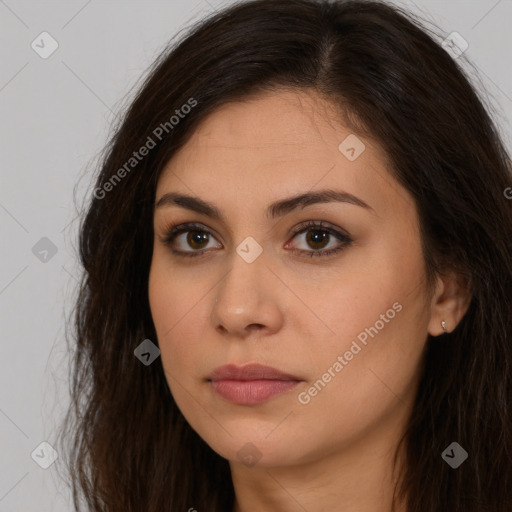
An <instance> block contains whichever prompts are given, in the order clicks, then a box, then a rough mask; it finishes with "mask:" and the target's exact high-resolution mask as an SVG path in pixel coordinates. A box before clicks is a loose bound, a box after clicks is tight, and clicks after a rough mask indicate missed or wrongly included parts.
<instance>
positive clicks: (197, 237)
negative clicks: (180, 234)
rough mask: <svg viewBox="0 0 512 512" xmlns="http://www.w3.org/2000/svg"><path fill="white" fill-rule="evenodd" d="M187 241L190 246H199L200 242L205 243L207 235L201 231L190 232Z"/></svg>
mask: <svg viewBox="0 0 512 512" xmlns="http://www.w3.org/2000/svg"><path fill="white" fill-rule="evenodd" d="M187 238H188V241H189V243H191V245H192V246H194V245H195V244H197V245H201V243H202V242H207V238H208V235H207V234H206V233H204V232H202V231H190V233H189V235H188V237H187Z"/></svg>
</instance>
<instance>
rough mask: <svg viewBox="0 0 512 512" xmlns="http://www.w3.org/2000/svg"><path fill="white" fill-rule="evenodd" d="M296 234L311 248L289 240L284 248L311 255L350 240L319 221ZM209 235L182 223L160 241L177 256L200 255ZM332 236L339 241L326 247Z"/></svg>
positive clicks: (339, 247)
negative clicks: (292, 243)
mask: <svg viewBox="0 0 512 512" xmlns="http://www.w3.org/2000/svg"><path fill="white" fill-rule="evenodd" d="M184 235H185V236H184ZM298 235H302V236H304V235H305V236H304V238H303V240H304V242H305V243H306V244H307V247H309V248H310V249H313V250H308V249H307V248H306V249H303V248H297V247H290V242H287V244H286V246H285V248H288V249H290V250H291V251H293V252H299V253H309V255H310V256H311V257H313V256H325V255H328V254H333V253H335V252H338V251H341V250H342V249H343V248H345V247H346V246H347V245H349V244H350V243H351V242H352V240H351V239H350V237H349V236H347V235H346V234H344V233H341V232H338V231H337V230H335V229H333V228H327V227H325V226H324V225H323V224H321V223H313V222H311V223H309V224H307V225H305V226H304V225H302V226H299V228H298V229H297V230H296V231H295V232H294V233H293V236H292V240H293V239H295V238H297V237H298ZM210 236H211V237H212V238H213V235H212V234H211V233H210V232H209V231H208V230H207V229H204V228H203V227H202V226H200V225H197V224H182V225H181V226H175V227H172V228H171V229H169V231H168V233H167V235H166V236H165V237H164V238H163V239H162V242H163V243H164V244H165V245H167V246H169V247H170V248H171V250H172V251H173V252H174V253H175V254H177V255H179V256H200V255H201V254H204V250H205V249H209V248H211V247H208V244H209V242H210ZM332 238H335V239H336V240H338V242H339V243H338V244H334V247H331V248H326V247H328V246H329V243H330V242H332V241H333V240H332ZM176 241H177V242H178V247H179V243H180V242H183V243H185V244H187V245H188V247H191V248H192V249H194V250H193V251H188V250H186V248H183V246H181V247H179V248H178V249H176V248H175V247H174V246H175V242H176ZM221 247H222V246H221V245H220V244H219V246H217V248H221Z"/></svg>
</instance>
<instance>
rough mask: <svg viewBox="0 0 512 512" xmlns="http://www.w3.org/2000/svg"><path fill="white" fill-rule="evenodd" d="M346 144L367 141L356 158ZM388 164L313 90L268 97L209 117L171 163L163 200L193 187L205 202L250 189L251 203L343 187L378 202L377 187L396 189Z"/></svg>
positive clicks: (249, 100) (378, 149)
mask: <svg viewBox="0 0 512 512" xmlns="http://www.w3.org/2000/svg"><path fill="white" fill-rule="evenodd" d="M350 137H356V138H355V139H351V138H350ZM347 138H348V139H347ZM345 140H350V141H353V140H354V141H356V144H357V141H358V140H359V141H360V143H362V144H364V146H361V147H363V148H364V150H363V151H362V152H361V154H360V155H359V156H358V157H357V158H356V159H355V160H352V161H351V160H349V159H348V158H347V157H346V156H345V154H343V152H342V151H341V150H340V144H342V146H343V143H344V141H345ZM359 150H360V148H359ZM388 165H389V163H388V158H387V155H386V153H385V151H384V150H383V149H382V148H381V146H380V145H379V144H378V143H377V142H376V141H374V140H373V139H369V138H367V137H365V138H364V142H363V139H362V138H361V137H358V136H357V135H355V134H353V133H352V131H351V129H350V128H349V127H347V126H345V125H344V124H343V123H342V121H341V118H340V116H339V115H338V114H337V112H336V109H335V107H334V105H332V104H331V103H329V102H327V101H326V100H325V99H323V98H321V97H320V96H318V95H316V94H315V93H314V92H310V91H308V92H305V91H282V92H279V93H276V92H273V93H265V94H260V95H258V96H253V97H250V98H247V99H245V100H240V101H237V102H230V103H227V104H224V105H222V106H221V107H219V108H218V109H216V110H215V111H214V112H213V113H211V114H210V115H209V116H207V117H206V118H205V119H204V120H203V121H202V122H201V123H200V125H199V126H198V128H197V129H196V131H195V133H194V134H193V135H192V136H191V138H190V139H189V140H188V142H187V143H186V144H185V145H184V146H183V147H182V148H181V149H180V150H179V151H178V152H177V153H176V154H175V155H174V156H173V157H172V159H171V160H170V161H169V162H168V163H167V165H166V166H165V168H164V170H163V172H162V174H161V176H160V179H159V182H158V187H157V197H158V195H161V194H162V193H165V192H168V191H169V190H178V191H181V192H186V193H190V192H191V190H193V191H194V193H195V194H196V195H202V196H203V197H210V198H214V197H215V196H216V195H217V194H222V195H223V196H224V197H225V195H227V194H231V196H232V197H233V198H234V199H236V197H237V196H236V194H239V193H242V192H243V191H245V192H246V193H247V194H246V197H245V198H244V201H245V202H246V203H245V205H246V204H247V201H250V202H254V201H257V200H258V196H261V194H263V193H264V194H265V195H268V194H269V193H271V191H275V194H274V195H275V196H276V197H277V198H279V197H283V196H285V195H290V194H291V193H301V192H302V193H303V192H305V191H308V190H311V189H314V187H319V188H325V187H333V188H340V187H341V188H343V189H345V190H347V191H348V192H350V193H353V194H356V195H361V196H366V197H367V199H368V201H367V202H371V201H372V200H373V201H376V200H377V198H376V197H373V198H372V195H375V194H374V193H372V189H375V187H376V186H381V188H382V186H387V187H389V186H391V187H392V188H393V189H396V186H397V184H396V182H394V179H393V178H392V176H391V175H390V173H389V172H388V170H387V169H388ZM220 184H221V185H222V187H219V185H220ZM251 192H252V194H251ZM390 192H392V191H390ZM398 193H400V191H398ZM233 194H234V195H233ZM365 201H366V199H365Z"/></svg>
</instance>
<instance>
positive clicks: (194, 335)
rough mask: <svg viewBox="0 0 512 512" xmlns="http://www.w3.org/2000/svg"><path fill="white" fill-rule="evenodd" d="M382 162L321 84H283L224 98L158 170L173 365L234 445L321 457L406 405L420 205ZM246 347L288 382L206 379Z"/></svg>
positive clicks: (196, 416) (170, 376)
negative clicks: (316, 89)
mask: <svg viewBox="0 0 512 512" xmlns="http://www.w3.org/2000/svg"><path fill="white" fill-rule="evenodd" d="M347 137H348V139H347ZM363 144H364V146H363ZM387 165H388V164H387V158H386V154H385V153H384V151H383V149H382V148H381V147H380V146H379V145H378V144H377V143H376V142H375V141H373V140H371V139H369V138H366V137H362V136H355V135H354V134H353V133H352V132H351V131H350V129H348V128H347V127H344V126H343V124H341V123H340V122H339V121H338V120H337V117H336V115H335V114H334V112H333V109H332V107H330V105H329V104H327V103H325V102H324V100H322V99H321V98H319V97H317V96H316V95H315V94H314V93H306V92H302V91H301V92H290V91H283V92H280V93H279V94H277V93H273V94H267V95H261V96H258V97H253V98H251V99H248V100H246V101H243V102H239V103H231V104H228V105H225V106H223V107H221V108H219V109H218V110H217V111H215V113H213V114H211V115H210V116H209V117H208V118H207V119H206V120H205V121H203V123H202V124H201V125H200V127H199V129H198V130H197V131H196V132H195V133H194V135H193V136H192V138H191V139H190V140H189V141H188V143H187V144H186V145H185V146H183V147H182V148H181V149H180V151H179V152H178V153H176V154H175V156H174V157H173V158H172V159H171V161H170V162H168V164H167V166H166V168H165V169H164V171H163V172H162V174H161V176H160V179H159V181H158V185H157V191H156V203H159V206H158V207H156V208H155V214H154V231H155V238H154V250H153V259H152V263H151V269H150V276H149V300H150V306H151V313H152V317H153V321H154V324H155V328H156V332H157V336H158V343H159V347H160V350H161V358H162V364H163V368H164V371H165V375H166V379H167V382H168V384H169V387H170V390H171V392H172V395H173V397H174V399H175V401H176V403H177V405H178V407H179V408H180V410H181V411H182V413H183V415H184V416H185V418H186V419H187V421H188V422H189V424H190V425H191V427H192V428H193V429H194V430H195V431H196V432H197V433H198V434H199V435H200V436H201V437H202V438H203V439H204V440H205V441H206V442H207V443H208V444H209V445H210V446H211V447H212V449H213V450H215V451H216V452H217V453H218V454H220V455H221V456H223V457H225V458H226V459H229V460H230V461H232V462H235V463H238V462H243V461H247V460H248V459H247V458H249V459H251V457H252V459H253V460H254V461H256V460H257V462H258V464H260V465H261V466H263V467H265V466H266V467H272V466H276V465H280V466H286V465H293V464H299V463H304V462H307V461H313V460H315V459H319V458H322V457H325V456H327V455H328V454H332V453H333V452H335V451H343V450H349V449H350V447H353V446H356V445H357V444H358V443H362V442H364V440H365V439H370V438H371V437H372V436H373V437H375V436H379V435H380V436H382V435H387V434H385V432H393V428H394V427H393V425H394V426H396V424H397V421H398V419H404V418H405V416H406V415H407V411H408V410H409V409H410V407H409V406H410V404H411V403H412V401H413V399H414V395H415V391H416V386H417V381H418V373H419V368H420V366H421V356H422V353H423V349H424V347H425V342H426V338H427V327H428V322H429V307H428V300H427V296H426V289H425V267H424V259H423V256H422V251H421V242H420V233H419V222H418V216H417V211H416V208H415V204H414V202H413V200H412V198H411V197H410V196H409V194H408V193H407V192H406V190H405V189H403V188H402V187H401V186H400V185H399V184H398V182H397V181H395V179H394V178H393V177H392V176H391V174H390V172H389V170H388V167H387ZM326 191H331V194H326V193H325V192H326ZM171 193H172V194H179V195H184V196H192V197H193V198H194V199H195V201H194V200H188V201H183V200H180V199H176V196H174V198H173V197H171V196H166V194H171ZM335 193H337V195H336V194H335ZM322 194H323V195H322ZM303 195H305V199H304V200H302V201H295V200H293V198H296V197H298V196H303ZM310 195H311V197H310V198H309V199H308V197H309V196H310ZM319 199H322V200H319ZM199 200H200V201H203V202H205V203H208V206H209V207H210V208H205V205H204V204H202V203H200V202H198V201H199ZM270 205H274V206H273V207H271V206H270ZM276 205H277V206H276ZM214 213H216V214H217V215H215V214H214ZM188 223H193V226H190V225H187V224H188ZM173 226H174V227H178V228H180V230H179V231H178V232H176V233H174V234H172V233H171V235H170V236H169V229H170V228H171V227H173ZM166 239H167V241H165V240H166ZM249 363H258V364H261V365H267V366H270V367H273V368H275V369H277V370H279V371H280V372H284V373H286V374H287V375H288V377H287V379H288V380H285V381H283V380H277V379H275V378H273V379H267V380H266V381H265V382H262V379H263V377H265V376H262V375H259V377H260V379H257V380H256V381H253V382H252V383H249V384H248V383H247V382H245V383H243V382H240V381H239V379H238V378H236V377H233V376H231V377H232V378H231V379H228V380H223V379H221V380H216V378H214V379H213V380H215V381H216V382H212V381H211V380H210V379H211V378H212V373H213V372H214V370H216V369H217V368H218V367H220V366H223V365H226V364H234V365H237V366H245V365H247V364H249ZM251 375H252V377H250V378H253V379H255V378H256V377H257V376H256V374H251ZM290 376H291V377H292V379H291V380H290ZM267 377H269V376H268V375H267ZM280 378H281V379H283V377H282V376H281V377H280ZM390 426H392V427H393V428H390Z"/></svg>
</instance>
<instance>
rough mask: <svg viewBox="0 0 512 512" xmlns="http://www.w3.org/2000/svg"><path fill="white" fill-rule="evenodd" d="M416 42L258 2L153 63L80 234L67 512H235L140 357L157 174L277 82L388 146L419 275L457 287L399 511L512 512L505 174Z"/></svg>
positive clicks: (431, 53) (504, 157) (450, 77)
mask: <svg viewBox="0 0 512 512" xmlns="http://www.w3.org/2000/svg"><path fill="white" fill-rule="evenodd" d="M429 32H430V29H427V28H426V27H425V26H423V25H422V24H421V23H420V21H418V19H417V18H416V17H415V16H413V15H411V14H409V13H407V12H405V11H402V10H401V9H399V8H398V7H395V6H391V5H388V4H385V3H383V2H375V1H366V0H363V1H343V0H340V1H321V0H316V1H315V0H254V1H249V2H243V3H237V4H234V5H232V6H230V7H229V8H226V9H224V10H223V11H222V12H219V13H216V14H214V15H211V16H210V17H209V18H208V19H205V20H202V21H201V22H199V23H198V24H197V25H196V26H195V27H193V29H192V30H191V31H190V32H189V33H188V34H186V36H184V37H183V38H182V39H181V40H180V41H179V42H177V43H176V44H173V45H172V46H171V45H169V47H168V48H167V49H166V50H165V51H164V52H163V53H162V54H161V55H160V57H159V58H158V59H157V61H156V62H155V63H154V65H153V66H152V67H151V69H150V70H149V73H148V74H147V76H146V78H145V80H144V83H143V84H142V86H141V87H140V90H139V92H138V93H137V95H136V97H135V98H134V100H133V101H132V102H131V104H130V106H129V108H128V109H127V110H126V112H125V115H124V117H123V119H122V121H121V122H120V124H119V126H118V127H116V130H115V133H114V135H113V136H112V138H111V140H110V141H109V143H108V145H107V146H106V149H105V153H104V155H103V158H102V161H101V166H100V167H101V168H100V172H99V174H98V177H97V181H96V188H95V190H94V193H93V196H92V197H91V198H90V199H89V200H88V206H87V211H86V212H85V214H84V216H83V219H82V223H81V225H80V238H79V256H80V260H81V263H82V265H83V267H84V273H83V278H82V281H81V284H80V288H79V294H78V297H77V301H76V307H75V309H74V311H73V335H72V336H71V335H69V336H68V337H69V338H70V339H71V338H73V341H74V342H76V347H73V348H74V353H73V359H72V361H73V366H72V369H71V396H72V402H71V406H70V408H69V411H68V415H67V416H66V418H65V422H64V423H63V426H62V440H61V442H62V444H63V446H62V448H61V449H60V451H61V453H62V454H66V452H69V454H67V455H66V456H67V458H66V463H67V465H68V466H69V468H68V469H67V471H69V473H70V474H71V477H72V485H73V500H74V505H75V507H76V510H82V508H80V507H81V504H80V503H79V501H80V500H81V499H84V500H85V504H86V510H89V511H104V512H107V511H108V512H141V511H144V512H164V511H169V512H171V511H172V512H177V511H186V510H188V509H189V508H191V507H194V508H195V509H197V510H198V511H199V512H206V511H210V512H220V511H231V510H232V507H233V503H234V494H233V486H232V481H231V475H230V469H229V464H228V462H227V461H226V460H225V459H223V458H221V457H220V456H219V455H218V454H216V453H215V452H214V451H213V450H212V449H211V448H210V447H209V446H208V445H207V444H206V443H205V442H204V441H203V440H202V439H201V438H200V437H199V436H198V435H197V433H196V432H195V431H194V430H192V428H191V427H190V426H189V425H188V423H187V421H186V420H185V419H184V417H183V416H182V414H181V412H180V411H179V409H178V408H177V406H176V403H175V402H174V400H173V397H172V395H171V393H170V391H169V387H168V384H167V381H166V378H165V374H164V371H163V367H162V364H161V360H160V358H159V359H157V360H156V361H155V362H154V363H153V364H151V365H149V366H145V365H143V364H141V362H140V361H139V360H138V359H137V358H136V357H135V356H134V349H135V348H136V347H137V346H138V345H139V344H140V343H141V342H142V341H143V340H144V339H146V338H149V339H150V340H152V341H153V342H154V343H155V344H157V343H158V340H157V337H156V333H155V328H154V325H153V323H152V318H151V312H150V308H149V302H148V273H149V268H150V263H151V258H152V248H153V205H154V200H155V190H156V183H157V180H158V177H159V174H160V172H161V170H162V168H163V167H164V165H165V164H166V163H167V162H168V161H169V159H170V158H172V156H173V154H174V153H175V152H176V150H177V149H178V148H179V147H181V146H182V145H183V144H184V143H185V142H186V141H187V140H188V139H189V138H190V136H191V135H192V134H193V133H194V130H195V128H197V126H198V125H199V123H200V122H201V121H202V120H203V119H204V118H205V116H207V115H208V114H210V113H211V112H213V111H214V110H215V109H216V108H217V107H219V106H220V105H222V104H224V103H226V102H228V101H234V100H243V99H244V98H248V97H249V96H250V95H252V94H254V93H257V92H260V91H278V90H280V89H281V88H288V89H290V88H292V89H293V88H296V89H301V90H311V91H315V92H316V93H318V94H320V95H321V96H322V97H324V98H326V99H327V100H329V102H330V103H331V104H332V105H333V106H334V107H335V108H336V109H337V111H339V114H340V117H342V120H343V121H344V122H345V123H346V124H347V125H348V126H349V127H350V128H351V129H352V130H353V132H354V133H358V134H361V135H363V136H371V137H373V138H375V139H376V140H377V141H378V142H379V143H380V144H381V145H382V147H383V148H384V149H385V150H386V152H387V154H388V156H389V158H390V161H391V162H392V166H393V174H394V177H395V178H396V179H397V180H398V182H399V183H401V184H402V185H403V186H404V187H405V188H406V189H407V190H408V191H409V193H410V194H411V195H412V197H413V198H414V199H415V201H416V205H417V208H418V212H419V218H420V227H421V233H422V244H423V247H424V253H425V263H426V268H427V271H428V277H429V283H430V284H431V283H432V278H433V277H434V276H435V275H436V274H438V273H440V272H446V271H448V270H450V269H453V270H456V271H457V272H458V273H459V274H460V275H461V276H463V277H464V279H466V280H467V283H468V286H469V285H470V288H471V294H472V300H471V303H470V306H469V309H468V311H467V313H466V315H465V316H464V318H463V319H462V321H461V322H460V323H459V325H458V326H457V328H456V329H455V330H454V331H453V332H451V333H450V334H446V335H444V336H443V340H442V342H440V341H439V340H437V341H435V340H432V339H430V337H429V339H428V341H427V348H426V353H425V360H424V367H423V368H424V369H423V372H422V375H421V381H420V385H419V389H418V394H417V400H416V403H415V405H414V409H413V411H412V413H411V417H410V422H409V424H408V426H407V429H406V432H405V433H404V436H403V439H402V442H401V446H403V447H404V450H405V451H404V453H405V454H406V459H405V463H406V466H405V467H404V470H403V471H402V472H401V479H400V481H399V485H398V486H397V489H396V491H397V493H396V496H397V498H398V497H402V498H406V500H407V510H408V511H409V512H420V511H421V512H439V511H445V510H446V511H447V510H450V511H451V512H462V511H464V512H482V511H493V512H498V511H503V512H505V511H507V512H510V510H512V462H511V460H512V412H511V390H512V386H511V382H512V342H511V339H510V333H511V332H512V300H511V297H512V270H511V268H512V267H511V261H512V202H511V201H510V200H507V198H506V197H505V195H504V190H505V189H507V187H509V186H511V184H512V183H511V182H512V176H511V168H512V166H511V161H510V157H509V155H508V154H507V151H506V149H505V147H504V144H503V142H502V140H501V138H500V136H499V134H498V132H497V129H496V128H495V125H494V123H493V121H492V119H491V116H490V114H489V112H490V111H491V107H490V106H487V107H485V106H484V104H483V102H482V100H481V99H480V98H479V96H478V95H477V93H476V92H475V88H474V86H472V85H471V83H470V80H469V79H468V78H467V76H466V74H465V72H464V71H463V70H462V68H461V67H460V64H459V63H460V62H461V61H462V58H463V57H461V58H459V59H458V60H455V59H454V58H452V57H451V56H450V55H449V53H448V52H447V51H445V50H444V49H443V48H442V47H441V45H440V44H439V42H437V41H436V37H434V35H433V34H434V32H431V33H429ZM191 99H192V101H191ZM194 101H195V102H196V103H195V104H194V105H195V106H194V107H193V108H191V109H182V106H183V105H186V104H188V105H192V103H193V102H194ZM177 109H178V110H179V111H180V112H181V113H182V114H183V115H182V116H181V115H180V116H179V117H180V119H179V121H178V122H176V119H175V120H174V121H170V119H171V116H173V115H175V112H176V110H177ZM185 112H188V113H187V114H185ZM166 123H167V124H166ZM158 127H160V131H158V130H157V128H158ZM162 127H165V130H164V128H162ZM155 132H156V133H158V134H159V135H160V136H159V137H157V136H156V134H155ZM148 137H150V138H151V139H152V141H153V143H154V147H152V148H151V149H150V150H149V152H148V153H147V155H146V156H144V157H143V158H141V159H140V160H137V163H136V164H135V165H132V164H133V163H134V162H132V163H131V164H130V165H129V166H127V162H129V159H130V158H131V157H132V154H133V152H134V151H137V150H138V149H139V148H140V147H142V146H143V145H148V144H149V143H148V140H149V139H148ZM122 168H124V169H125V172H121V171H120V169H122ZM115 176H117V177H115ZM107 183H110V185H107ZM453 441H457V442H458V443H459V444H460V445H461V446H462V447H463V448H464V449H465V450H466V451H467V452H468V454H469V457H468V459H467V460H466V461H465V462H464V463H463V464H462V465H461V466H460V467H458V468H457V469H452V468H451V467H450V466H449V465H448V464H447V463H446V462H445V461H444V460H443V459H442V458H441V453H442V452H443V450H444V449H445V448H446V447H447V446H448V445H450V443H452V442H453Z"/></svg>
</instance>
